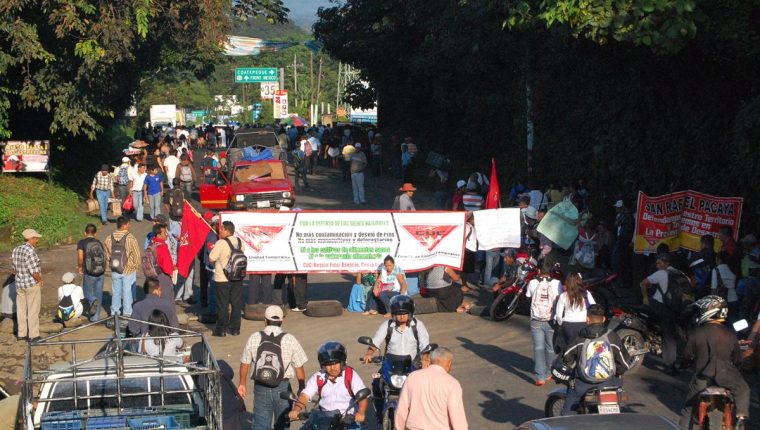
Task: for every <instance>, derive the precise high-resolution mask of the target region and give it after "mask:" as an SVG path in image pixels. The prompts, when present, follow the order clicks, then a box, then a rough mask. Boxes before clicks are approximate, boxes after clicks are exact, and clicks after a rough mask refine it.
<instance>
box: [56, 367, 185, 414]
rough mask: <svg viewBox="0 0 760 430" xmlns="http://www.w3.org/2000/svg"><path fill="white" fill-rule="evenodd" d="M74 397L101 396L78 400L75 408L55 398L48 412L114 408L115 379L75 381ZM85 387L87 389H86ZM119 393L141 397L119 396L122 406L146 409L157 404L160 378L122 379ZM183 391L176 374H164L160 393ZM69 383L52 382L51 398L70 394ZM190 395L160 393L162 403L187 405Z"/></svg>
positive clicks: (71, 391) (180, 381) (159, 402)
mask: <svg viewBox="0 0 760 430" xmlns="http://www.w3.org/2000/svg"><path fill="white" fill-rule="evenodd" d="M76 384H77V396H78V397H83V396H103V397H102V398H97V399H89V405H88V400H79V401H78V402H77V405H76V407H75V405H74V401H73V400H57V401H52V402H50V406H49V408H48V411H70V410H75V409H79V410H88V409H111V408H118V406H119V405H118V403H117V399H116V380H115V379H99V380H91V381H77V383H76ZM88 389H89V390H88ZM121 389H122V393H124V394H127V395H129V394H137V393H144V394H146V395H143V396H123V397H122V407H124V408H147V407H152V406H160V405H161V404H162V403H161V392H162V390H161V378H159V377H158V376H153V377H148V376H139V377H138V376H136V377H133V378H129V377H128V378H126V379H124V380H122V386H121ZM181 390H186V388H185V386H184V384H183V383H182V379H181V378H180V377H179V376H169V375H167V376H165V377H164V389H163V392H164V393H166V392H170V391H181ZM73 396H74V391H73V382H56V383H55V384H54V386H53V393H52V395H51V396H50V398H51V399H57V398H64V397H73ZM189 403H190V396H189V395H188V394H186V393H170V394H164V401H163V404H164V405H187V404H189Z"/></svg>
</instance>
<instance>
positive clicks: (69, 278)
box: [61, 272, 77, 284]
mask: <svg viewBox="0 0 760 430" xmlns="http://www.w3.org/2000/svg"><path fill="white" fill-rule="evenodd" d="M76 277H77V276H76V275H75V274H74V272H66V273H64V274H63V276H61V281H63V283H64V284H70V283H72V282H74V279H76Z"/></svg>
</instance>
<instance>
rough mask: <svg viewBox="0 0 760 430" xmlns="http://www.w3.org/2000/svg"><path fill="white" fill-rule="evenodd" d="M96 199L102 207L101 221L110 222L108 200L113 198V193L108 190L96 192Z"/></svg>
mask: <svg viewBox="0 0 760 430" xmlns="http://www.w3.org/2000/svg"><path fill="white" fill-rule="evenodd" d="M95 197H97V199H98V204H99V205H100V220H101V221H103V222H106V221H108V199H110V198H111V192H110V191H108V190H95Z"/></svg>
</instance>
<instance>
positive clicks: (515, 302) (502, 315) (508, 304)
mask: <svg viewBox="0 0 760 430" xmlns="http://www.w3.org/2000/svg"><path fill="white" fill-rule="evenodd" d="M538 276H539V270H538V266H537V263H536V260H534V259H533V258H527V259H524V260H523V261H522V262H521V263H520V266H519V267H518V268H517V273H516V274H515V278H514V282H512V283H511V284H505V285H504V287H502V288H501V289H500V290H499V291H498V292H497V293H496V297H495V298H494V300H493V303H492V304H491V310H490V314H491V319H492V320H494V321H504V320H507V319H509V317H511V316H512V315H513V314H514V313H515V311H516V310H517V308H518V306H520V305H525V306H527V304H528V303H529V302H530V299H528V297H527V296H526V295H525V294H526V292H527V290H528V284H529V283H530V281H532V280H533V279H536V278H538ZM548 276H549V277H550V278H552V279H558V280H562V278H563V275H562V271H560V269H559V265H558V264H557V265H555V266H554V268H552V270H551V272H549V275H548Z"/></svg>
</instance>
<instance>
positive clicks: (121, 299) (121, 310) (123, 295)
mask: <svg viewBox="0 0 760 430" xmlns="http://www.w3.org/2000/svg"><path fill="white" fill-rule="evenodd" d="M135 281H137V273H136V272H135V273H114V272H111V315H117V314H118V315H124V316H130V315H132V288H133V286H134V285H135Z"/></svg>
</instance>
